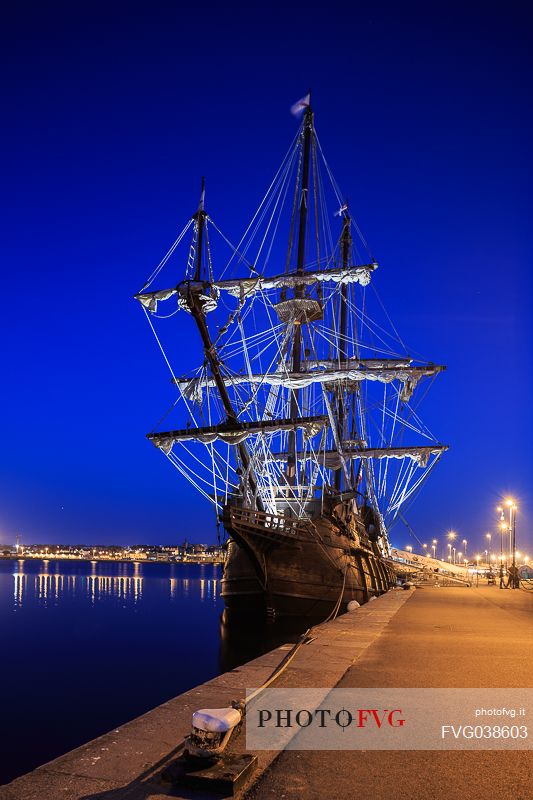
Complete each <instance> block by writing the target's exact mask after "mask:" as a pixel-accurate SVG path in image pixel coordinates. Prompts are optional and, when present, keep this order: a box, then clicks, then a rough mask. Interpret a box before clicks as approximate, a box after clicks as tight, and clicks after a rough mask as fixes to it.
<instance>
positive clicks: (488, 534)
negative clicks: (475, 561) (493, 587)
mask: <svg viewBox="0 0 533 800" xmlns="http://www.w3.org/2000/svg"><path fill="white" fill-rule="evenodd" d="M485 539H486V540H487V542H488V546H487V550H488V553H489V556H490V545H491V542H492V533H486V534H485ZM487 563H488V559H487Z"/></svg>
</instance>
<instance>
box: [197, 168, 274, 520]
mask: <svg viewBox="0 0 533 800" xmlns="http://www.w3.org/2000/svg"><path fill="white" fill-rule="evenodd" d="M204 198H205V181H204V178H202V194H201V196H200V204H199V206H198V211H197V212H196V214H195V218H196V222H197V231H198V235H197V253H196V269H195V273H194V278H195V281H201V271H202V249H203V238H204V231H205V222H206V218H207V214H206V212H205V210H204ZM189 304H190V305H189V307H190V311H191V314H192V316H193V317H194V320H195V322H196V325H197V326H198V331H199V332H200V336H201V339H202V343H203V346H204V353H205V357H206V358H207V361H208V362H209V366H210V367H211V373H212V375H213V379H214V381H215V385H216V387H217V389H218V393H219V395H220V399H221V400H222V405H223V406H224V411H225V412H226V417H227V423H228V425H230V426H235V428H238V427H239V420H238V418H237V413H236V411H235V409H234V408H233V405H232V402H231V399H230V396H229V394H228V390H227V388H226V384H225V382H224V378H223V377H222V373H221V372H220V364H219V362H218V357H217V352H216V349H215V347H214V345H213V342H212V341H211V335H210V333H209V328H208V327H207V323H206V321H205V313H204V310H203V304H202V301H201V299H200V296H199V292H195V291H192V290H190V291H189ZM237 450H238V453H239V457H240V460H241V464H242V467H243V471H244V475H243V482H244V481H245V480H248V482H249V484H250V489H251V493H252V495H253V496H254V497H255V499H256V503H257V506H258V508H259V510H263V509H262V502H261V498H260V497H259V495H258V493H257V484H256V481H255V476H254V475H253V474H252V471H251V469H250V456H249V453H248V450H247V449H246V445H245V444H244V443H242V442H241V443H240V444H238V445H237Z"/></svg>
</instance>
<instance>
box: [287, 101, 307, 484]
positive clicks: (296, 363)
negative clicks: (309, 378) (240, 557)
mask: <svg viewBox="0 0 533 800" xmlns="http://www.w3.org/2000/svg"><path fill="white" fill-rule="evenodd" d="M312 135H313V111H312V109H311V106H310V105H309V106H308V107H307V109H306V111H305V117H304V123H303V163H302V190H301V195H300V210H299V226H298V254H297V260H296V274H297V275H303V274H304V260H305V236H306V231H307V210H308V205H309V202H308V201H309V198H308V194H309V155H310V150H311V138H312ZM303 295H304V285H303V284H301V285H297V286H296V288H295V290H294V296H295V298H302V297H303ZM301 322H302V320H301V319H300V318H299V317H298V316H296V317H295V320H294V338H293V345H292V371H293V372H300V370H301V360H302V328H301ZM299 400H300V392H299V390H298V389H294V390H293V392H292V395H291V407H290V416H291V419H296V418H297V417H298V416H299ZM296 436H297V434H296V430H294V431H291V432H290V433H289V442H288V444H289V457H288V462H287V480H288V483H289V485H290V486H294V484H295V483H296V470H297V463H296V462H297V458H296V452H297V446H296V445H297V442H296Z"/></svg>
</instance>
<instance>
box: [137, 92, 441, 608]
mask: <svg viewBox="0 0 533 800" xmlns="http://www.w3.org/2000/svg"><path fill="white" fill-rule="evenodd" d="M296 110H297V111H300V110H301V114H302V117H301V124H300V126H299V129H298V131H297V133H296V136H295V138H294V140H293V142H292V144H291V146H290V147H289V150H288V152H287V154H286V156H285V158H284V159H283V161H282V163H281V166H280V168H279V169H278V171H277V173H276V174H275V176H274V179H273V181H272V183H271V184H270V186H269V188H268V190H267V192H266V194H265V196H264V198H263V200H262V201H261V203H260V205H259V208H258V210H257V212H256V213H255V215H254V216H253V218H252V221H251V222H250V224H249V225H248V227H247V229H246V231H245V233H244V235H243V236H242V238H241V240H240V241H239V243H238V244H237V245H235V246H233V245H232V244H231V243H230V241H229V239H228V238H227V237H226V235H225V234H224V233H222V231H221V230H220V229H219V228H218V226H217V225H216V224H215V222H214V220H213V218H212V217H211V216H210V214H209V213H208V211H207V210H206V205H205V190H204V187H203V181H202V193H201V198H200V204H199V206H198V209H197V211H196V213H195V214H194V215H193V216H192V218H191V219H189V220H188V222H187V224H186V225H185V227H184V229H183V230H182V231H181V233H180V234H179V236H178V237H177V239H176V241H175V242H174V243H173V245H172V246H171V248H170V250H169V251H168V252H167V254H166V255H165V257H164V258H163V259H162V261H161V262H160V264H159V265H158V267H157V268H156V269H155V270H154V272H153V273H152V275H151V276H150V278H149V279H148V281H147V283H146V284H145V286H144V287H143V290H142V291H141V292H140V293H139V294H137V295H136V299H137V300H139V301H140V303H141V304H142V307H143V310H144V311H145V314H146V316H147V318H148V321H149V323H150V327H151V329H152V331H153V333H154V335H155V337H156V340H157V342H158V344H159V346H160V348H161V351H162V353H163V355H164V357H165V360H166V363H167V365H168V367H169V369H170V372H171V376H172V380H173V382H174V384H175V387H176V391H177V397H176V398H175V400H173V402H172V408H171V412H172V413H173V414H178V415H179V417H180V424H179V426H178V427H176V428H174V429H167V430H164V431H159V430H154V431H152V432H151V433H150V434H148V439H149V440H150V441H151V442H152V443H153V444H154V445H155V446H156V447H158V448H159V449H160V450H161V451H162V452H163V453H164V454H165V455H166V457H167V458H168V459H169V460H170V461H171V463H172V464H173V465H174V466H175V467H176V468H177V469H178V471H179V472H180V473H181V475H182V476H184V477H185V478H187V479H188V480H189V481H190V482H191V483H192V484H193V486H195V487H196V488H197V489H198V490H199V491H200V492H201V493H202V494H203V495H204V496H205V498H206V500H207V501H209V502H210V503H211V504H212V505H213V507H214V510H215V514H216V520H217V524H219V525H221V526H223V529H224V532H225V534H224V535H225V537H226V538H225V541H226V542H227V560H226V564H225V568H224V576H223V580H222V587H223V588H222V596H223V598H224V603H225V608H226V613H227V614H229V615H230V616H231V615H238V614H241V613H248V614H249V613H252V614H255V615H258V616H260V617H262V618H269V619H274V618H279V617H302V616H306V617H313V618H320V617H323V618H324V617H326V616H328V615H331V614H334V613H338V612H339V611H340V610H344V609H345V608H346V605H347V603H349V602H350V601H351V600H356V601H358V602H359V603H363V602H365V601H367V600H368V599H370V598H371V597H373V596H376V595H379V594H381V593H383V592H385V591H387V590H388V588H390V586H391V585H392V584H393V582H394V571H393V569H392V565H391V561H390V545H389V535H388V534H389V530H390V528H391V526H392V525H393V524H394V523H395V521H397V520H398V519H399V518H400V519H401V518H402V517H401V514H402V510H403V509H404V508H405V507H406V505H408V504H409V503H410V502H412V500H413V498H414V496H415V495H416V493H417V492H418V490H419V489H420V487H421V485H422V483H423V482H424V480H425V478H426V477H427V476H428V474H429V473H430V472H431V470H432V469H433V467H434V466H435V464H436V463H437V461H438V460H439V458H440V457H441V456H442V454H443V452H444V451H445V450H446V449H447V448H446V446H444V445H442V444H439V442H438V441H437V440H436V439H435V438H434V437H433V435H432V434H431V433H430V431H429V430H428V428H427V427H426V426H425V425H424V424H423V422H422V420H421V419H420V417H419V416H418V413H417V408H416V404H414V403H413V401H412V398H413V393H414V392H415V390H416V389H417V387H418V384H423V383H426V384H428V382H430V381H431V380H432V379H433V378H434V377H435V376H436V375H437V374H438V373H439V372H441V371H442V370H443V369H444V367H442V366H439V365H436V364H433V363H425V362H420V361H415V359H413V358H412V357H410V356H409V355H408V354H407V352H406V350H405V347H404V345H403V343H402V340H401V339H400V337H399V335H398V334H397V332H396V329H395V328H394V326H393V324H392V322H391V321H390V319H389V317H388V315H387V314H386V312H385V311H384V309H383V307H382V306H381V304H380V302H379V298H377V295H376V294H375V293H373V294H371V295H370V296H369V291H371V290H372V287H373V284H372V281H373V278H374V273H375V272H376V269H377V267H378V265H377V263H376V261H375V260H374V258H373V257H372V255H371V253H370V251H369V248H368V245H367V243H366V241H365V240H364V238H363V236H362V234H361V232H360V230H359V228H358V226H357V224H356V223H355V221H354V220H353V219H352V216H351V214H350V209H349V206H348V203H347V201H346V199H345V197H344V196H343V195H342V194H341V192H340V189H339V187H338V185H337V183H336V181H335V179H334V177H333V175H332V172H331V170H330V167H329V165H328V163H327V161H326V160H325V157H324V154H323V151H322V147H321V145H320V142H319V139H318V136H317V133H316V129H315V124H314V115H313V111H312V109H311V105H310V99H309V97H307V98H304V99H303V100H302V101H300V103H299V105H298V107H297V109H296ZM215 236H216V237H217V239H218V246H219V247H220V246H222V245H223V246H224V247H226V248H227V254H226V255H225V257H224V259H220V260H218V263H217V259H218V256H217V257H215V255H214V252H215V248H214V246H213V240H214V238H215ZM182 243H183V244H182ZM180 244H182V247H183V257H182V261H181V264H182V266H181V267H179V268H178V274H177V275H176V273H174V281H176V280H177V282H176V283H173V285H172V286H171V287H170V288H165V289H154V288H153V284H154V282H155V281H156V279H157V278H158V276H159V274H160V272H161V270H162V269H163V268H164V267H165V266H166V265H167V263H168V262H169V261H173V262H175V261H176V260H177V255H176V254H179V253H180ZM186 248H187V249H186ZM173 257H174V258H173ZM167 286H168V283H167ZM376 300H377V301H376ZM163 303H164V310H163V309H160V305H161V304H163ZM373 303H374V305H375V308H376V311H377V313H378V316H377V317H376V316H374V314H373V312H372V304H373ZM176 314H185V315H188V317H189V318H190V327H191V344H190V348H189V347H188V348H187V349H186V350H184V349H183V348H182V349H181V350H180V351H179V352H178V359H179V360H180V362H181V363H182V364H183V363H184V362H186V361H187V359H188V358H190V352H191V350H194V344H193V339H192V334H193V331H194V329H195V330H196V333H197V334H198V336H197V339H196V342H197V349H196V351H195V353H197V355H198V356H199V366H197V367H196V368H194V369H192V370H191V371H190V372H189V374H185V375H183V374H177V372H178V370H176V369H175V365H174V363H173V358H172V357H171V356H170V355H169V354H168V352H167V348H166V347H165V344H164V343H163V340H162V334H161V331H160V326H165V325H166V326H167V327H168V326H173V325H174V324H175V319H174V316H175V315H176ZM166 320H170V321H169V322H165V321H166ZM182 324H184V323H182ZM188 341H189V340H188ZM166 427H167V428H168V425H166Z"/></svg>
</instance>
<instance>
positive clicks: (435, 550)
mask: <svg viewBox="0 0 533 800" xmlns="http://www.w3.org/2000/svg"><path fill="white" fill-rule="evenodd" d="M431 549H432V550H433V558H436V552H437V540H436V539H433V541H432V543H431Z"/></svg>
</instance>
